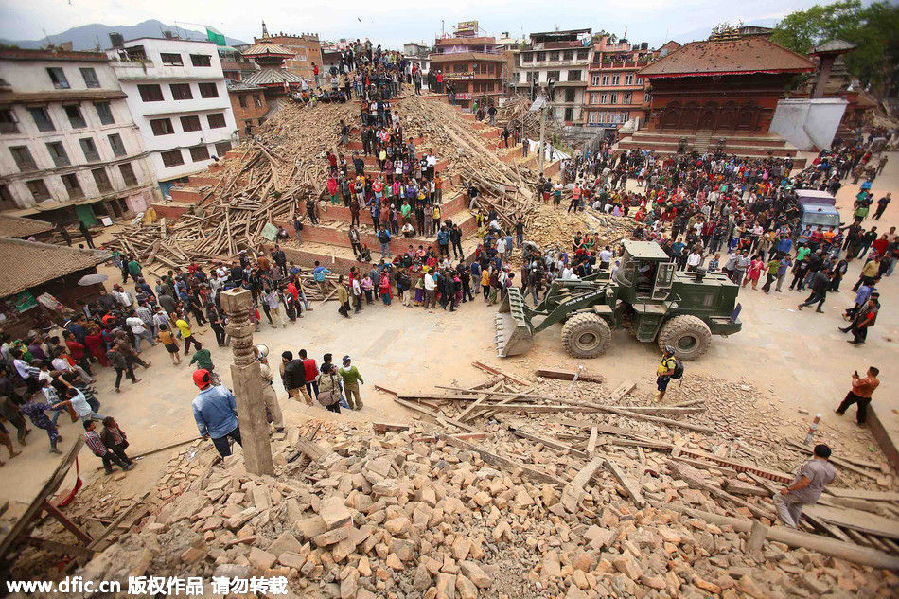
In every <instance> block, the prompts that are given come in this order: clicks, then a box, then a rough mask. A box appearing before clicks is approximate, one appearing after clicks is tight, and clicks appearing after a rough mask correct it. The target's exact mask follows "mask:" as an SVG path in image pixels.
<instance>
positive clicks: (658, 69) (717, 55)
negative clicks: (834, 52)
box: [639, 37, 815, 79]
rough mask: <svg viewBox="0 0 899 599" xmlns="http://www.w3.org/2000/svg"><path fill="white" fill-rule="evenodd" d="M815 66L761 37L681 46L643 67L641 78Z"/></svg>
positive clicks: (802, 69)
mask: <svg viewBox="0 0 899 599" xmlns="http://www.w3.org/2000/svg"><path fill="white" fill-rule="evenodd" d="M813 70H815V64H814V63H813V62H812V61H810V60H809V59H807V58H806V57H804V56H802V55H801V54H797V53H796V52H793V51H792V50H788V49H786V48H784V47H783V46H779V45H778V44H775V43H774V42H772V41H769V40H768V39H766V38H764V37H744V38H738V39H732V40H709V41H703V42H693V43H690V44H685V45H683V46H681V47H680V48H678V49H677V50H675V51H673V52H671V53H670V54H668V55H667V56H665V57H664V58H660V59H658V60H656V61H655V62H652V63H650V64H649V65H647V66H645V67H643V69H641V70H640V72H639V75H640V76H641V77H648V78H650V79H653V78H663V77H714V76H721V75H750V74H755V73H763V74H781V73H806V72H810V71H813Z"/></svg>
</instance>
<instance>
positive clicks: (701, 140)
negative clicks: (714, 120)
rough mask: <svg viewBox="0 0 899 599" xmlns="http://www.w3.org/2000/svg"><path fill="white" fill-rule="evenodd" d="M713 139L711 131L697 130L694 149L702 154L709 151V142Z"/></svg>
mask: <svg viewBox="0 0 899 599" xmlns="http://www.w3.org/2000/svg"><path fill="white" fill-rule="evenodd" d="M711 141H712V132H711V131H697V132H696V135H695V136H694V138H693V149H694V150H696V151H697V152H699V153H700V154H705V153H706V152H708V151H709V143H710V142H711Z"/></svg>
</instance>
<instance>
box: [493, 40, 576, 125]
mask: <svg viewBox="0 0 899 599" xmlns="http://www.w3.org/2000/svg"><path fill="white" fill-rule="evenodd" d="M513 52H514V66H513V70H512V77H511V79H512V80H511V83H510V85H511V87H513V88H514V90H515V91H517V92H518V93H520V94H527V93H528V92H529V90H530V88H531V82H532V81H533V82H534V83H535V86H536V87H537V88H539V89H547V88H548V87H549V84H550V82H552V87H553V95H554V98H553V102H552V105H553V109H552V116H553V117H554V118H555V119H556V120H558V121H562V123H564V124H565V125H569V126H577V125H580V124H581V122H582V121H583V116H582V114H581V110H582V108H583V106H584V97H585V93H586V91H587V83H588V74H589V73H588V69H589V68H590V61H591V59H592V45H591V38H590V29H570V30H567V31H547V32H543V33H532V34H531V35H530V43H529V44H527V45H526V46H524V47H523V48H520V50H514V51H513Z"/></svg>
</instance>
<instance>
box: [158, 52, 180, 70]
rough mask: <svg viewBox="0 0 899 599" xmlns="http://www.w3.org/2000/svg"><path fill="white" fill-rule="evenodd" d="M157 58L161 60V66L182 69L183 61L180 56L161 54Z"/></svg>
mask: <svg viewBox="0 0 899 599" xmlns="http://www.w3.org/2000/svg"><path fill="white" fill-rule="evenodd" d="M159 58H161V59H162V64H164V65H166V66H170V67H183V66H184V59H183V58H181V55H180V54H174V53H167V52H163V53H162V54H160V55H159Z"/></svg>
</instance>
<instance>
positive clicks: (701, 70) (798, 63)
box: [637, 37, 815, 134]
mask: <svg viewBox="0 0 899 599" xmlns="http://www.w3.org/2000/svg"><path fill="white" fill-rule="evenodd" d="M814 68H815V65H814V64H813V63H812V62H811V61H809V60H808V59H807V58H806V57H804V56H802V55H800V54H797V53H795V52H792V51H790V50H787V49H786V48H784V47H782V46H779V45H777V44H775V43H774V42H771V41H768V40H767V39H766V38H764V37H744V38H738V39H730V40H720V41H719V40H710V41H705V42H693V43H691V44H687V45H685V46H682V47H681V48H679V49H678V50H675V51H674V52H672V53H670V54H668V55H667V56H665V57H664V58H660V59H659V60H656V61H655V62H653V63H652V64H650V65H648V66H646V67H644V68H642V69H641V70H639V71H638V72H637V75H638V76H640V77H644V78H646V79H648V80H649V82H650V91H651V93H652V100H651V112H650V118H649V123H648V129H649V130H650V131H687V132H695V131H699V130H703V131H712V132H718V133H724V134H727V133H750V134H767V133H768V127H769V125H770V124H771V117H772V116H773V115H774V110H775V109H776V108H777V101H778V100H779V99H780V98H781V97H782V96H783V94H784V91H785V90H786V89H787V88H788V86H789V84H790V82H791V81H792V80H793V78H794V77H795V76H796V75H799V74H801V73H808V72H811V71H813V70H814Z"/></svg>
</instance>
